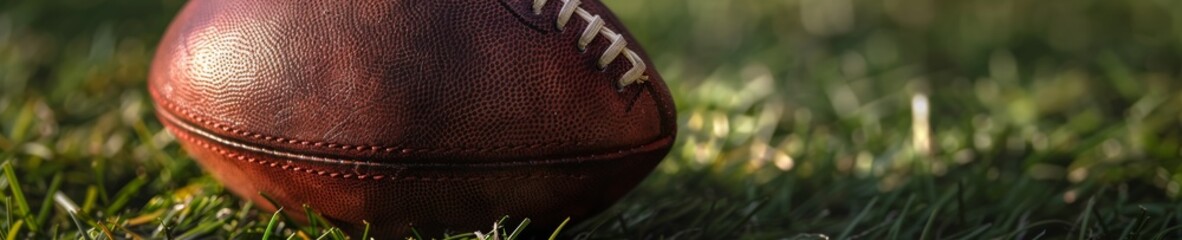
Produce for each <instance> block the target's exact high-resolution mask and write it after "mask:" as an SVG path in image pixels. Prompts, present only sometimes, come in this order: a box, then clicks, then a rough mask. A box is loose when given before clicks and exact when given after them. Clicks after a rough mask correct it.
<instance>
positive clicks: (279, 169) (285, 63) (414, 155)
mask: <svg viewBox="0 0 1182 240" xmlns="http://www.w3.org/2000/svg"><path fill="white" fill-rule="evenodd" d="M651 66H652V63H651V62H650V61H649V59H648V57H647V55H646V54H645V52H644V50H642V49H641V48H640V46H639V45H638V44H637V42H636V41H635V40H634V39H633V38H632V36H631V35H630V34H629V33H628V31H627V30H626V29H625V28H624V26H623V25H621V23H620V21H619V20H618V19H617V18H616V17H615V16H614V15H613V14H612V13H611V12H610V11H609V10H608V9H607V8H606V7H605V6H604V5H603V4H602V3H600V2H599V1H596V0H585V1H582V2H580V1H578V0H550V1H547V0H375V1H360V0H358V1H326V0H301V1H295V0H201V1H191V2H189V3H188V5H186V6H185V7H184V9H183V10H182V11H181V12H180V13H179V15H178V16H177V17H176V19H175V20H174V22H173V23H172V25H171V26H170V27H169V30H168V32H167V33H166V35H165V36H164V38H163V39H162V41H161V43H160V46H159V49H158V50H157V53H156V58H155V62H154V63H153V65H152V72H151V74H150V77H149V78H150V80H149V89H150V92H151V93H152V97H153V99H154V100H155V102H156V107H157V111H156V112H157V116H158V117H159V118H160V120H161V121H162V122H163V123H164V125H165V126H166V127H167V128H168V129H169V130H170V131H171V132H172V133H173V134H174V135H176V137H177V139H178V141H179V142H180V143H181V145H182V146H183V147H184V148H185V149H186V150H187V151H188V153H189V154H190V155H191V156H193V158H194V159H196V160H197V161H198V162H199V163H200V164H201V165H202V166H203V167H204V168H205V169H206V170H207V171H208V172H209V173H211V174H212V175H213V176H214V177H216V178H217V179H219V180H220V181H221V182H222V183H223V184H225V185H226V187H227V188H228V189H230V190H231V191H232V192H234V193H235V194H237V195H239V196H241V197H243V198H245V199H247V200H250V201H254V202H255V203H257V204H260V205H262V206H263V207H264V208H266V209H276V207H277V206H272V205H271V204H269V203H268V201H267V200H265V199H264V198H263V197H262V196H261V195H260V194H259V193H260V192H261V193H265V194H267V195H268V196H270V197H272V198H273V199H274V200H275V201H276V202H277V204H278V205H280V206H283V207H285V209H288V210H289V211H288V216H290V217H292V218H295V219H297V220H298V221H305V220H304V217H303V216H304V214H303V213H302V209H303V208H302V207H301V206H302V205H304V204H307V205H308V206H311V207H312V208H313V209H315V210H316V211H318V212H319V213H320V214H321V215H323V216H324V217H325V218H327V219H329V220H331V221H333V222H334V224H336V225H337V226H339V227H342V228H343V229H345V230H347V231H349V232H351V233H354V234H356V233H358V232H360V231H361V229H362V227H363V225H362V221H367V222H369V223H371V224H372V226H373V230H372V232H371V234H372V235H375V236H379V237H393V236H403V235H405V234H407V233H409V230H410V228H411V227H414V228H415V229H416V230H418V231H419V232H420V233H425V234H434V233H440V232H444V231H453V232H459V231H473V230H481V229H488V228H490V227H491V226H492V223H493V222H495V221H497V220H498V219H500V218H501V217H502V216H505V215H509V216H512V217H514V218H530V219H531V220H533V224H531V225H530V226H531V227H537V228H547V227H554V226H556V225H557V224H558V223H560V222H562V221H563V219H565V218H567V217H571V218H572V219H574V220H576V221H577V220H579V219H585V218H587V217H590V216H592V215H593V214H596V213H597V212H600V211H602V210H604V209H605V208H607V207H608V206H610V205H611V204H612V203H613V202H615V201H616V200H617V199H619V198H620V197H621V196H623V195H624V194H625V193H627V192H628V191H630V190H631V189H632V188H633V187H635V185H636V184H637V183H638V182H640V181H641V180H642V179H644V177H645V176H646V175H648V173H649V172H651V171H652V169H653V168H654V167H655V166H656V165H657V164H658V163H659V162H660V160H661V159H662V158H663V157H664V156H665V154H666V153H667V152H668V151H669V148H670V146H671V144H672V142H673V139H674V135H675V131H676V126H675V124H676V117H675V111H674V105H673V101H672V99H671V97H670V95H669V92H668V88H667V87H666V86H665V83H664V82H663V81H662V79H661V76H660V75H659V74H657V72H656V71H654V70H653V68H652V67H651ZM550 229H552V228H550Z"/></svg>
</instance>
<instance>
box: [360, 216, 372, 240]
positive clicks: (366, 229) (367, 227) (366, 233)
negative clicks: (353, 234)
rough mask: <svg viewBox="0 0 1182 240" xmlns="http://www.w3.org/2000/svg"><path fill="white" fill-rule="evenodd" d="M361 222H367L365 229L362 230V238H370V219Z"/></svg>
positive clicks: (363, 239)
mask: <svg viewBox="0 0 1182 240" xmlns="http://www.w3.org/2000/svg"><path fill="white" fill-rule="evenodd" d="M361 223H363V224H365V231H362V232H361V239H362V240H365V239H369V227H370V226H369V221H366V220H361Z"/></svg>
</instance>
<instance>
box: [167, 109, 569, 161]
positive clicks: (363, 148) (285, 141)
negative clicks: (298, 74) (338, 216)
mask: <svg viewBox="0 0 1182 240" xmlns="http://www.w3.org/2000/svg"><path fill="white" fill-rule="evenodd" d="M157 102H162V103H164V105H165V106H166V107H167V108H169V109H172V110H176V111H179V112H181V114H184V115H185V116H187V117H189V118H190V119H193V120H195V121H198V122H200V123H201V124H204V125H206V126H213V127H215V128H218V129H221V130H222V131H225V132H230V133H233V134H236V135H239V136H243V137H249V138H253V139H256V140H266V141H272V142H276V143H280V144H299V145H304V146H313V147H318V148H326V149H340V150H356V151H369V152H378V151H385V152H387V153H393V152H401V153H403V154H410V153H455V152H490V151H491V152H495V151H506V150H522V149H536V148H543V147H553V146H566V145H571V143H573V145H575V146H587V145H591V144H592V143H585V142H579V141H574V142H551V143H535V144H530V145H515V146H499V147H492V148H464V147H455V148H403V147H391V146H377V145H348V144H338V143H328V142H314V141H307V140H297V139H287V138H283V137H275V136H268V135H263V134H260V133H254V132H250V131H245V130H239V129H234V128H230V127H228V126H226V125H223V124H221V123H216V122H213V121H210V120H207V119H205V118H202V117H201V116H198V115H196V114H193V113H192V112H189V111H188V110H186V109H183V108H181V107H180V106H177V105H175V104H173V103H172V102H169V101H157Z"/></svg>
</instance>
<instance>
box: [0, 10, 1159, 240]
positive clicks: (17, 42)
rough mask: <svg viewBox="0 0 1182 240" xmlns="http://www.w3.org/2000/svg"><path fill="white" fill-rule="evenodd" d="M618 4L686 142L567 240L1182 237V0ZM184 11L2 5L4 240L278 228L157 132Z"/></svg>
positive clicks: (284, 230) (243, 233) (305, 231)
mask: <svg viewBox="0 0 1182 240" xmlns="http://www.w3.org/2000/svg"><path fill="white" fill-rule="evenodd" d="M605 2H606V3H607V4H608V5H609V6H610V7H612V8H613V10H614V11H615V12H616V14H617V15H619V16H620V17H621V18H622V19H623V20H624V22H625V24H627V26H628V27H629V29H630V30H631V32H632V34H635V35H636V37H637V39H638V40H639V41H640V42H641V44H642V45H643V46H644V47H645V48H646V49H647V50H648V52H649V53H650V54H651V55H652V57H653V58H654V62H655V63H656V64H657V66H656V67H657V68H658V70H659V71H660V72H661V73H662V75H663V76H664V77H665V79H667V81H669V85H670V87H671V88H672V90H673V93H674V95H675V98H676V100H677V101H678V102H677V103H678V110H679V114H680V119H679V120H680V121H679V123H680V125H681V132H680V133H679V134H680V136H679V139H678V142H677V146H676V147H675V148H674V150H673V152H672V153H671V154H670V157H669V158H668V159H666V161H665V162H664V163H663V164H662V165H661V166H660V167H659V168H658V169H657V171H656V172H654V174H653V175H652V176H651V177H650V178H649V179H648V180H647V181H646V182H645V183H644V184H642V186H641V187H640V188H638V190H637V191H635V192H633V194H631V195H629V196H628V197H627V198H626V199H625V200H624V201H622V202H621V204H619V205H617V206H616V207H615V208H613V209H611V210H609V212H608V213H605V214H603V215H601V216H600V217H599V218H596V219H593V220H590V221H587V222H585V223H583V224H580V225H578V226H574V227H571V228H568V229H564V230H563V231H564V233H565V234H567V235H566V236H568V237H581V238H594V239H602V238H634V239H638V238H655V237H663V238H736V237H742V238H752V239H767V238H789V237H793V238H798V239H818V238H824V237H832V238H839V239H848V238H861V239H896V238H897V239H917V238H928V239H958V238H959V239H979V238H1018V239H1037V238H1043V239H1118V238H1130V239H1140V238H1159V239H1176V238H1182V232H1180V231H1179V230H1178V227H1175V226H1182V224H1179V223H1182V212H1180V211H1179V210H1182V204H1180V203H1182V202H1179V197H1182V196H1180V194H1182V192H1180V191H1182V185H1180V184H1182V160H1180V159H1182V148H1180V146H1182V128H1179V126H1182V98H1180V97H1179V96H1180V95H1182V88H1180V87H1182V86H1180V84H1182V83H1180V82H1179V77H1180V76H1179V74H1180V72H1179V70H1180V69H1182V2H1177V1H1168V0H1129V1H1100V0H1078V1H1019V0H957V1H937V0H858V1H855V0H779V1H768V0H731V1H716V0H647V1H631V0H605ZM182 4H183V2H182V1H177V0H163V1H161V0H157V1H113V0H106V1H78V0H39V1H32V0H7V1H3V2H0V160H3V161H4V162H5V163H4V164H5V165H4V167H5V168H6V169H5V170H7V173H6V174H5V175H6V177H5V178H3V179H0V189H3V191H2V193H3V194H2V196H3V203H4V208H3V209H0V212H2V213H3V214H0V215H3V218H4V219H0V234H2V236H0V238H6V239H21V238H49V237H62V238H79V236H81V235H85V236H90V237H98V238H104V237H116V238H136V237H144V238H161V237H166V236H167V237H173V238H182V239H183V238H200V237H210V236H221V237H230V238H238V237H251V236H253V237H256V238H257V237H259V236H262V232H263V231H266V230H265V229H266V227H267V224H268V221H267V219H268V218H269V217H270V213H265V212H263V213H260V212H259V211H258V210H257V209H253V208H251V207H250V206H251V205H250V204H247V203H243V202H240V201H239V200H237V198H234V197H232V196H230V195H228V194H227V193H225V192H223V191H222V190H221V188H220V186H218V185H217V183H216V182H214V181H212V180H210V179H209V178H208V177H205V176H204V175H203V174H202V172H201V170H200V169H199V168H198V167H197V166H196V165H195V164H194V163H193V162H192V161H190V160H189V158H188V157H187V156H186V155H185V154H184V153H183V151H181V150H180V149H179V147H178V146H177V145H176V144H175V143H174V142H173V139H172V137H171V136H169V135H168V134H167V133H165V132H164V131H162V129H161V127H160V124H159V123H158V122H157V121H156V120H155V118H154V117H153V116H152V114H151V111H152V110H151V106H152V104H151V102H150V101H149V97H148V96H147V94H146V93H145V89H144V88H145V86H144V80H145V76H146V73H147V70H148V69H147V67H148V64H149V62H150V61H151V56H152V53H153V50H154V47H155V43H156V41H157V40H158V39H159V37H160V35H161V34H162V31H163V30H164V28H165V27H166V25H167V23H168V21H169V20H170V19H171V18H172V15H173V14H175V12H176V11H177V9H178V8H179V7H180V6H181V5H182ZM55 193H57V194H56V196H57V198H56V199H55V197H54V196H55ZM321 230H323V229H320V230H317V229H315V226H313V227H312V228H309V227H307V226H303V227H300V226H291V225H290V224H288V225H284V224H282V223H281V224H280V226H278V228H276V229H273V232H275V233H276V234H277V235H281V236H290V235H292V234H295V235H297V236H309V235H311V236H312V237H311V238H316V234H312V233H319V232H321ZM301 234H302V235H301Z"/></svg>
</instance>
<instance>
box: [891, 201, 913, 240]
mask: <svg viewBox="0 0 1182 240" xmlns="http://www.w3.org/2000/svg"><path fill="white" fill-rule="evenodd" d="M914 201H915V195H911V196H909V197H907V203H905V204H903V211H902V212H900V213H899V219H895V222H894V223H893V224H891V231H890V233H888V234H887V235H888V237H887V239H899V231H900V230H901V229H902V227H903V222H906V221H907V213H909V212H911V203H912V202H914Z"/></svg>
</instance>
